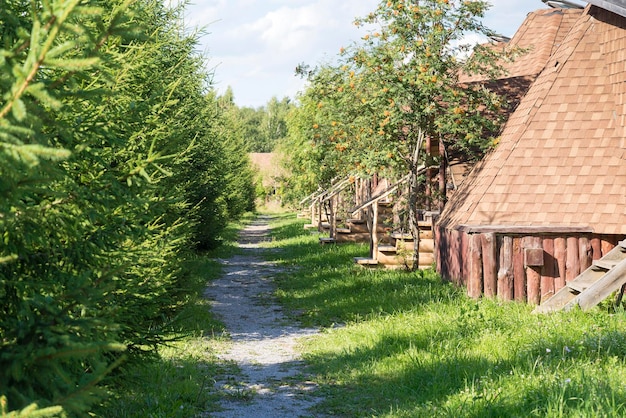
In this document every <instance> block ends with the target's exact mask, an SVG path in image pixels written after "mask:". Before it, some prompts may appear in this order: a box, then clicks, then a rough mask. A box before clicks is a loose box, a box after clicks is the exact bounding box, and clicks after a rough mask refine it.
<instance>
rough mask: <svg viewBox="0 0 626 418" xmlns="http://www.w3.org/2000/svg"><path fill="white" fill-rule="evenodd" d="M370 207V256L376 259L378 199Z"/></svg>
mask: <svg viewBox="0 0 626 418" xmlns="http://www.w3.org/2000/svg"><path fill="white" fill-rule="evenodd" d="M372 209H373V211H374V215H373V217H372V218H373V219H372V258H373V259H374V260H378V201H376V202H374V204H373V205H372Z"/></svg>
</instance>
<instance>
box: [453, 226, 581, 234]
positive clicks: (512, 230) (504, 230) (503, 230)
mask: <svg viewBox="0 0 626 418" xmlns="http://www.w3.org/2000/svg"><path fill="white" fill-rule="evenodd" d="M455 229H456V230H458V231H462V232H466V233H468V234H485V233H489V232H494V233H496V234H525V235H536V234H575V233H585V234H589V233H593V228H591V227H589V226H584V225H573V226H562V225H554V226H550V225H547V226H529V225H458V226H457V227H456V228H455Z"/></svg>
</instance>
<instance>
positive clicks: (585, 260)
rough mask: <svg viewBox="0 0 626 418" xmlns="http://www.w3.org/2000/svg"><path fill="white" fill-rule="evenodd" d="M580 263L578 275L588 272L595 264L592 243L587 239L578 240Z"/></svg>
mask: <svg viewBox="0 0 626 418" xmlns="http://www.w3.org/2000/svg"><path fill="white" fill-rule="evenodd" d="M578 262H579V265H580V271H579V272H578V274H580V273H582V272H583V271H585V270H587V269H588V268H589V267H591V263H593V248H592V247H591V241H590V240H589V238H587V237H580V238H578Z"/></svg>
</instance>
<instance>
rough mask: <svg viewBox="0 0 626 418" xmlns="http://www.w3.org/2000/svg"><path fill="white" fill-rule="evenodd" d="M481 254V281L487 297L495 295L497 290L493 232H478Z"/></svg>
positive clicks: (494, 237)
mask: <svg viewBox="0 0 626 418" xmlns="http://www.w3.org/2000/svg"><path fill="white" fill-rule="evenodd" d="M480 236H481V239H480V241H481V250H482V254H483V283H484V293H485V296H487V297H493V296H496V293H497V291H498V263H497V258H496V257H497V254H496V235H495V234H494V233H493V232H489V233H486V234H480Z"/></svg>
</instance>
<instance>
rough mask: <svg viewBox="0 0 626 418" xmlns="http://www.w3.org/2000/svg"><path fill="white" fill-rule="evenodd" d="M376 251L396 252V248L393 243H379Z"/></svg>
mask: <svg viewBox="0 0 626 418" xmlns="http://www.w3.org/2000/svg"><path fill="white" fill-rule="evenodd" d="M378 251H380V252H383V253H396V252H398V250H397V249H396V246H395V245H379V246H378Z"/></svg>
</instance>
